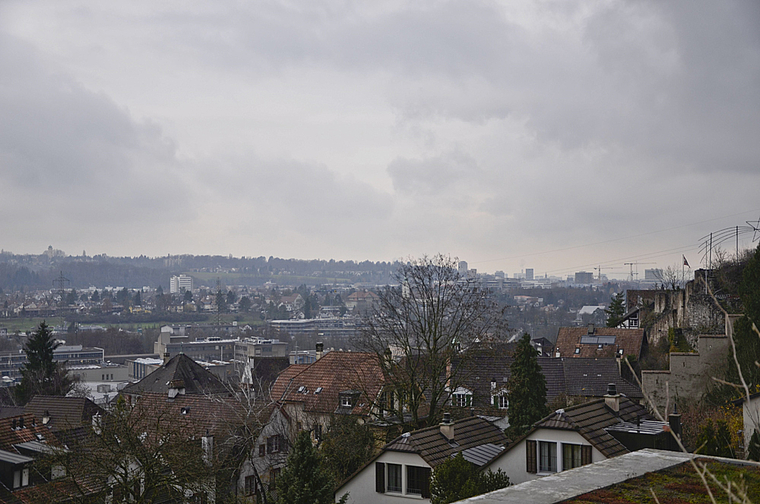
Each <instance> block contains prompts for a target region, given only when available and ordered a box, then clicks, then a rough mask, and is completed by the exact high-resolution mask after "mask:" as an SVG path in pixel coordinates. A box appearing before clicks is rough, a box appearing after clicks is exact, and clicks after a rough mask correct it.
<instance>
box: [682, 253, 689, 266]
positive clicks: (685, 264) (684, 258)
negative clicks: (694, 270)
mask: <svg viewBox="0 0 760 504" xmlns="http://www.w3.org/2000/svg"><path fill="white" fill-rule="evenodd" d="M681 257H683V265H684V266H686V267H687V268H689V269H691V266H689V261H687V260H686V256H685V255H683V254H681Z"/></svg>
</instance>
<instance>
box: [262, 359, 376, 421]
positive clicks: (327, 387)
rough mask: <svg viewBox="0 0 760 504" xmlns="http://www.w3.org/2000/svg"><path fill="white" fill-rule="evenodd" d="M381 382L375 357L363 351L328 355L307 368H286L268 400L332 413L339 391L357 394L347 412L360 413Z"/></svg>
mask: <svg viewBox="0 0 760 504" xmlns="http://www.w3.org/2000/svg"><path fill="white" fill-rule="evenodd" d="M383 383H384V380H383V373H382V370H381V369H380V366H379V364H378V362H377V356H376V355H375V354H372V353H365V352H337V351H333V352H329V353H327V354H325V355H324V356H323V357H322V358H321V359H319V360H317V361H316V362H314V363H312V364H308V365H299V366H290V367H289V368H287V369H286V370H284V371H283V372H282V373H280V376H279V377H278V378H277V381H276V382H275V383H274V385H273V386H272V398H273V399H274V400H277V401H279V400H282V401H283V402H299V403H303V408H304V411H308V412H315V413H334V412H335V411H336V409H338V406H339V397H340V393H341V392H346V391H349V390H355V391H361V392H362V395H361V396H360V397H359V400H358V401H357V403H356V404H355V405H354V408H353V410H352V412H351V413H353V414H364V413H366V412H367V410H368V407H369V401H368V400H367V397H366V396H364V395H363V394H365V393H366V394H369V395H370V396H371V397H372V399H373V400H374V399H375V397H376V396H377V394H379V392H380V389H381V388H382V386H383Z"/></svg>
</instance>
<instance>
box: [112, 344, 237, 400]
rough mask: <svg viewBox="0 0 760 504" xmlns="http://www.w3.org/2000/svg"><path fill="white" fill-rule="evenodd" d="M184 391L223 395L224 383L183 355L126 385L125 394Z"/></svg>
mask: <svg viewBox="0 0 760 504" xmlns="http://www.w3.org/2000/svg"><path fill="white" fill-rule="evenodd" d="M172 388H175V389H184V394H199V395H204V394H225V393H227V392H228V390H227V388H226V387H225V385H224V383H222V381H221V380H220V379H219V378H217V377H216V376H215V375H214V374H213V373H211V372H210V371H208V370H207V369H204V368H203V367H202V366H201V365H200V364H198V363H197V362H195V361H194V360H193V359H191V358H190V357H188V356H187V355H185V354H179V355H175V356H174V357H172V358H171V359H170V360H169V362H167V363H166V364H164V365H163V366H161V367H160V368H158V369H157V370H155V371H153V372H152V373H151V374H149V375H148V376H146V377H145V378H143V379H142V380H140V381H139V382H137V383H133V384H131V385H127V386H126V387H124V389H123V390H122V392H123V393H125V394H144V393H148V392H158V393H163V394H166V393H168V391H169V389H172Z"/></svg>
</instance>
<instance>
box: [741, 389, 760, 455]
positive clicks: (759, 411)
mask: <svg viewBox="0 0 760 504" xmlns="http://www.w3.org/2000/svg"><path fill="white" fill-rule="evenodd" d="M742 410H743V414H744V446H745V447H746V448H745V450H746V449H748V448H749V440H750V438H751V437H752V433H753V432H754V431H755V429H760V397H755V398H754V399H752V400H751V401H749V402H747V401H745V402H744V407H743V408H742Z"/></svg>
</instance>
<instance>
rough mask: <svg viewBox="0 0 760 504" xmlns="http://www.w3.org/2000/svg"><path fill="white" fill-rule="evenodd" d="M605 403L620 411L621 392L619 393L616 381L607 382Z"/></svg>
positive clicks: (613, 409)
mask: <svg viewBox="0 0 760 504" xmlns="http://www.w3.org/2000/svg"><path fill="white" fill-rule="evenodd" d="M604 404H606V405H607V407H609V408H610V409H611V410H612V411H614V412H615V413H618V412H619V411H620V394H618V393H617V387H616V386H615V384H614V383H609V384H607V393H606V394H605V395H604Z"/></svg>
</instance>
